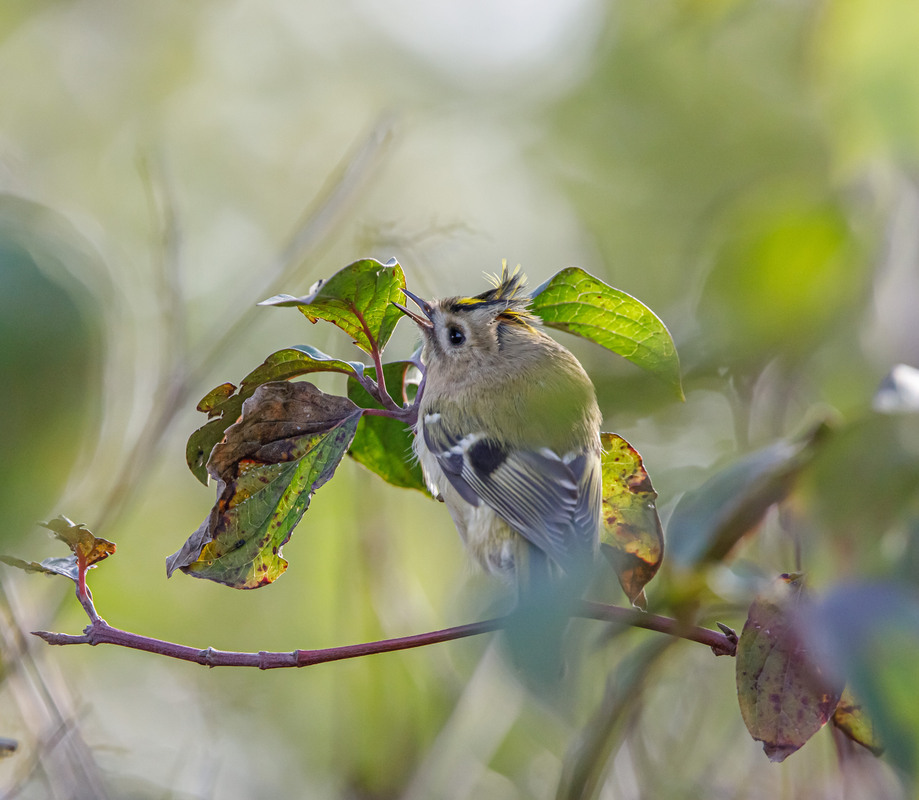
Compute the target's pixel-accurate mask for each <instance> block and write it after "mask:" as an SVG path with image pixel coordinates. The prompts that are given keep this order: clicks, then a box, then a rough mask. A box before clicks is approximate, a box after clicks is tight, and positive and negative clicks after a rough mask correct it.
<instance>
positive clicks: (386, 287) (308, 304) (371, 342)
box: [259, 258, 405, 353]
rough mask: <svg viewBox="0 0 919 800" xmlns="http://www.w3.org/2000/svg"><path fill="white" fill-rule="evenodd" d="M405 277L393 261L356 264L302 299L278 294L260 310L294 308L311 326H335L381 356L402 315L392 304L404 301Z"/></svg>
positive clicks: (367, 350) (366, 259)
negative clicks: (319, 324)
mask: <svg viewBox="0 0 919 800" xmlns="http://www.w3.org/2000/svg"><path fill="white" fill-rule="evenodd" d="M404 288H405V276H404V275H403V274H402V267H400V266H399V264H398V262H397V261H396V260H395V259H393V260H391V261H389V262H387V263H386V264H381V263H380V262H379V261H376V260H375V259H372V258H365V259H363V260H361V261H355V262H354V263H353V264H349V265H348V266H347V267H345V268H344V269H341V270H339V271H338V272H336V273H335V274H334V275H333V276H332V277H331V278H329V279H328V280H321V281H318V282H317V283H316V284H314V285H313V287H312V289H310V292H309V294H307V295H305V296H304V297H292V296H291V295H289V294H279V295H276V296H274V297H270V298H269V299H268V300H264V301H262V302H261V303H259V305H262V306H295V307H296V308H299V309H300V311H301V312H303V314H304V316H306V318H307V319H308V320H309V321H310V322H316V321H317V320H320V319H323V320H326V321H328V322H331V323H333V324H334V325H337V326H338V327H339V328H341V329H342V330H343V331H345V333H347V334H348V335H349V336H351V337H352V338H353V339H354V343H355V344H356V345H357V346H358V347H360V348H361V350H363V351H364V352H365V353H373V350H374V348H376V349H377V350H378V351H380V352H382V350H383V348H384V347H385V346H386V343H387V342H388V341H389V337H390V336H392V332H393V330H395V327H396V323H397V322H398V321H399V320H400V319H401V318H402V312H401V311H399V309H397V308H396V307H395V306H394V305H393V303H394V302H401V301H402V300H403V299H404V298H403V295H402V289H404Z"/></svg>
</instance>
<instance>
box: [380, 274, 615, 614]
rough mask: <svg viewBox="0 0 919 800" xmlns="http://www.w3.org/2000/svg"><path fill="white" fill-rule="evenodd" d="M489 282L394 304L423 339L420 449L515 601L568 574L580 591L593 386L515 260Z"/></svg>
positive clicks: (596, 516) (480, 558)
mask: <svg viewBox="0 0 919 800" xmlns="http://www.w3.org/2000/svg"><path fill="white" fill-rule="evenodd" d="M493 283H494V287H493V288H491V289H489V290H488V291H485V292H483V293H482V294H479V295H476V296H475V297H450V298H447V299H444V300H436V301H433V302H426V301H425V300H422V299H420V298H419V297H416V296H415V295H414V294H413V293H411V292H409V291H407V290H403V291H404V292H405V294H406V296H407V297H409V298H410V299H411V300H413V301H414V302H415V304H417V306H418V308H419V309H420V311H421V313H420V314H419V313H416V312H414V311H411V310H409V309H408V308H406V307H404V306H401V305H398V304H396V305H397V307H398V308H399V309H400V310H401V311H402V312H403V313H404V314H406V315H407V316H408V317H410V318H411V319H412V320H414V322H415V323H416V324H417V325H418V326H419V328H420V329H421V332H422V339H423V346H422V351H421V360H422V362H423V364H424V366H425V378H424V383H423V386H422V396H421V402H420V406H419V413H418V422H417V424H416V427H415V443H414V449H415V453H416V455H417V456H418V459H419V461H420V463H421V467H422V470H423V472H424V476H425V480H426V482H427V483H428V486H429V488H430V489H431V491H432V493H433V494H434V496H435V497H438V498H440V499H442V500H443V501H444V503H445V504H446V506H447V508H448V509H449V511H450V514H451V516H452V517H453V521H454V523H455V524H456V527H457V529H458V530H459V533H460V536H461V537H462V539H463V542H464V543H465V545H466V548H467V550H468V551H469V553H470V554H471V555H472V557H473V558H474V559H475V560H476V561H477V562H478V563H479V564H480V565H481V566H482V567H483V568H484V569H485V570H486V571H488V572H490V573H493V574H497V575H500V576H503V577H505V578H506V579H508V580H509V581H513V582H515V583H516V585H517V590H518V603H520V602H526V601H527V599H528V598H529V599H531V600H532V599H533V598H534V596H538V594H539V593H540V592H542V591H543V590H545V589H546V588H547V587H552V586H556V587H557V586H559V585H560V584H564V583H565V582H566V581H567V582H568V583H569V584H572V585H574V586H575V587H576V588H575V590H574V592H575V594H576V595H577V596H580V594H581V593H582V591H583V588H584V585H585V583H586V580H587V578H588V577H589V573H590V570H591V565H592V562H593V560H594V557H595V554H596V552H597V547H598V536H599V522H600V507H601V482H602V481H601V471H600V433H599V432H600V423H601V414H600V409H599V407H598V406H597V400H596V393H595V391H594V387H593V384H592V383H591V381H590V378H589V377H588V376H587V373H586V372H585V371H584V369H583V367H582V366H581V364H580V363H579V362H578V360H577V359H576V358H575V357H574V356H573V355H572V354H571V353H570V352H569V351H568V350H566V349H565V348H564V347H562V346H561V345H560V344H558V342H556V341H555V340H554V339H552V338H551V337H549V336H548V335H547V334H545V333H544V332H543V331H542V329H541V327H540V321H539V320H538V318H537V317H535V316H534V315H533V314H532V313H530V311H529V310H528V307H529V301H530V299H529V297H528V296H527V295H526V293H525V278H524V276H523V275H521V274H520V271H519V267H518V268H517V269H516V270H514V271H513V272H509V271H508V269H507V264H506V263H505V265H504V267H503V270H502V274H501V276H500V277H497V276H495V277H494V278H493ZM570 594H571V593H569V595H570ZM571 596H573V595H571ZM556 599H557V597H556ZM552 602H555V600H553V601H552Z"/></svg>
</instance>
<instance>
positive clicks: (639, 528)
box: [600, 433, 664, 608]
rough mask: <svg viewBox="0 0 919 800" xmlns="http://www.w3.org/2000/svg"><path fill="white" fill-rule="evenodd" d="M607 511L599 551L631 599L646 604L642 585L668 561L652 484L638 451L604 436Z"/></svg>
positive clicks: (605, 509)
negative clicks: (665, 560) (663, 560)
mask: <svg viewBox="0 0 919 800" xmlns="http://www.w3.org/2000/svg"><path fill="white" fill-rule="evenodd" d="M600 441H601V445H602V447H603V453H602V456H601V465H602V472H603V507H602V523H601V527H600V547H601V549H602V550H603V553H604V555H605V556H606V557H607V559H608V560H609V562H610V564H612V566H613V569H614V570H615V571H616V575H617V576H618V577H619V583H620V584H621V586H622V589H623V591H624V592H625V593H626V596H627V597H628V598H629V600H630V601H631V602H632V603H633V604H634V605H636V606H638V607H640V608H645V607H646V606H647V603H646V601H645V596H644V587H645V585H646V584H647V583H648V581H650V580H651V578H653V577H654V575H655V574H656V573H657V570H658V567H660V564H661V560H662V559H663V557H664V535H663V531H662V530H661V522H660V519H659V517H658V515H657V508H656V506H655V504H654V502H655V500H656V499H657V492H655V491H654V487H653V486H652V485H651V480H650V479H649V478H648V473H647V472H646V471H645V468H644V465H643V464H642V461H641V456H640V455H639V454H638V452H637V451H636V450H635V449H634V448H633V447H632V446H631V445H630V444H629V443H628V442H627V441H626V440H625V439H623V438H622V437H621V436H617V435H616V434H614V433H601V434H600Z"/></svg>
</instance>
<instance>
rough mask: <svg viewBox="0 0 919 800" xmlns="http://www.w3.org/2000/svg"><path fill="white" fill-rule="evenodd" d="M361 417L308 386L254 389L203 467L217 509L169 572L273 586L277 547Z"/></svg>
mask: <svg viewBox="0 0 919 800" xmlns="http://www.w3.org/2000/svg"><path fill="white" fill-rule="evenodd" d="M360 416H361V411H360V409H358V407H357V406H355V405H354V403H352V402H351V401H350V400H348V399H347V398H344V397H337V396H335V395H327V394H325V393H324V392H321V391H319V390H318V389H317V388H316V387H315V386H313V385H312V384H309V383H287V382H273V383H265V384H263V385H261V386H259V387H258V388H257V389H256V390H255V392H254V394H253V395H252V397H251V398H249V399H248V400H246V402H245V403H244V404H243V408H242V416H241V418H240V420H239V422H237V423H235V424H234V425H231V426H230V427H229V428H228V429H227V433H226V437H225V438H224V440H223V441H222V442H220V443H219V444H217V445H216V446H215V447H214V449H213V452H212V453H211V458H210V460H209V461H208V464H207V469H208V473H209V474H210V475H211V476H212V477H214V478H216V479H217V502H216V504H215V505H214V507H213V509H212V510H211V513H210V514H209V515H208V517H207V519H205V520H204V522H203V523H202V524H201V526H200V527H199V528H198V530H197V531H195V533H193V534H192V535H191V536H190V537H189V539H188V541H186V543H185V544H184V545H183V546H182V548H180V549H179V550H178V551H177V552H176V553H174V554H173V555H171V556H170V557H169V558H168V559H167V560H166V568H167V574H169V575H171V574H172V572H173V571H175V570H176V569H181V570H182V571H184V572H186V573H188V574H190V575H194V576H195V577H199V578H207V579H209V580H213V581H217V582H219V583H224V584H226V585H228V586H233V587H234V588H238V589H252V588H256V587H258V586H264V585H265V584H268V583H271V582H273V581H274V580H276V579H277V578H278V577H279V576H280V575H281V574H282V573H283V572H284V571H285V570H286V569H287V561H285V560H284V559H283V558H282V557H281V547H282V545H283V544H284V543H285V542H287V540H288V539H289V538H290V535H291V532H292V531H293V529H294V527H295V526H296V525H297V523H298V522H299V521H300V518H301V517H302V516H303V513H304V512H305V511H306V509H307V507H308V506H309V502H310V499H311V497H312V495H313V492H315V491H316V489H318V488H319V487H320V486H322V484H324V483H325V482H326V481H327V480H328V479H329V478H330V477H331V476H332V474H333V473H334V471H335V468H336V467H337V466H338V464H339V462H340V461H341V458H342V456H343V455H344V454H345V452H346V451H347V449H348V447H349V445H350V444H351V440H352V439H353V438H354V433H355V430H356V429H357V423H358V420H359V419H360Z"/></svg>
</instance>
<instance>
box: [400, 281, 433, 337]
mask: <svg viewBox="0 0 919 800" xmlns="http://www.w3.org/2000/svg"><path fill="white" fill-rule="evenodd" d="M401 291H402V294H404V295H405V296H406V297H408V298H409V299H411V300H413V301H414V302H415V305H417V306H418V308H420V309H421V311H422V312H423V313H424V316H423V317H422V316H421V314H416V313H415V312H414V311H411V310H410V309H408V308H406V307H405V306H403V305H400V304H399V303H393V305H394V306H395V307H396V308H398V309H399V311H401V312H402V313H403V314H405V316H407V317H408V318H409V319H411V320H412V321H413V322H415V323H416V324H417V325H419V326H421V327H422V328H427V329H428V330H431V329H432V328H433V327H434V323H432V322H431V314H432V313H433V312H434V309H433V308H432V307H431V304H430V303H428V302H426V301H424V300H422V299H421V298H420V297H418V296H417V295H415V294H412V292H410V291H409V290H408V289H402V290H401Z"/></svg>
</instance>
